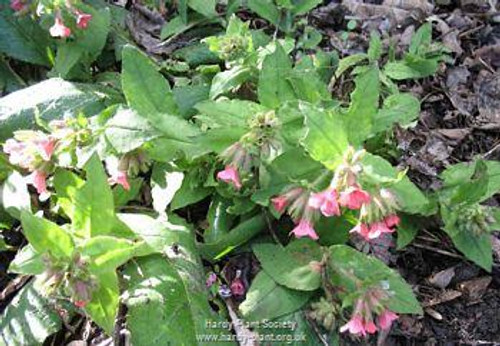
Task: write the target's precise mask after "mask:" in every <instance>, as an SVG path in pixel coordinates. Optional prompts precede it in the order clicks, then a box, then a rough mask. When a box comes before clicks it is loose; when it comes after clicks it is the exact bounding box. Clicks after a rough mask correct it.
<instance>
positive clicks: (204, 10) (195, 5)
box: [187, 0, 217, 18]
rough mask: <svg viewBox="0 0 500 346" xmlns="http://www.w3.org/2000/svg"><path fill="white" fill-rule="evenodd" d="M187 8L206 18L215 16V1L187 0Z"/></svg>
mask: <svg viewBox="0 0 500 346" xmlns="http://www.w3.org/2000/svg"><path fill="white" fill-rule="evenodd" d="M187 4H188V6H189V7H190V8H192V9H193V10H195V11H196V12H198V13H201V14H202V15H204V16H205V17H207V18H211V17H215V16H217V12H216V11H215V5H216V4H217V0H188V2H187Z"/></svg>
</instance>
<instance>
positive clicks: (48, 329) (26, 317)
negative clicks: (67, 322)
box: [0, 281, 62, 346]
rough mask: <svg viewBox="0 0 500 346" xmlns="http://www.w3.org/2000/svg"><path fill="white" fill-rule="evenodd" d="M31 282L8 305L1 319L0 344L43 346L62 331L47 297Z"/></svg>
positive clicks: (57, 316) (36, 284) (57, 317)
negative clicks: (51, 336)
mask: <svg viewBox="0 0 500 346" xmlns="http://www.w3.org/2000/svg"><path fill="white" fill-rule="evenodd" d="M38 286H39V285H38V283H37V282H36V281H31V282H29V283H28V284H26V286H24V287H23V288H22V289H21V290H20V291H19V292H18V293H17V294H16V296H15V297H14V299H13V300H12V301H11V302H10V303H9V305H8V306H7V308H6V309H5V311H4V312H3V314H2V315H1V317H0V344H2V345H9V346H24V345H42V344H43V342H44V341H45V339H46V338H47V337H48V336H49V335H51V334H53V333H55V332H56V331H58V330H59V328H60V327H61V324H62V323H61V320H60V318H59V315H58V314H57V312H56V311H55V310H53V309H52V308H51V304H50V302H49V300H48V299H47V298H45V297H44V296H43V295H41V294H40V293H39V291H38V289H37V287H38Z"/></svg>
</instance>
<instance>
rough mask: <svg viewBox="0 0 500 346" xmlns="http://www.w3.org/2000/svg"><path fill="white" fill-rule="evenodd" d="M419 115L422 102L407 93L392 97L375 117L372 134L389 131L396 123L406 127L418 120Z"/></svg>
mask: <svg viewBox="0 0 500 346" xmlns="http://www.w3.org/2000/svg"><path fill="white" fill-rule="evenodd" d="M419 113H420V102H419V101H418V99H417V98H416V97H415V96H413V95H411V94H405V93H399V94H395V95H391V96H389V97H388V98H386V99H385V100H384V106H383V108H382V109H380V110H379V111H378V113H377V115H376V116H375V119H374V122H373V130H372V132H373V133H378V132H381V131H385V130H389V129H391V128H392V126H393V125H394V124H395V123H397V124H399V125H401V126H406V125H408V124H410V123H411V122H412V121H414V120H415V119H417V118H418V115H419Z"/></svg>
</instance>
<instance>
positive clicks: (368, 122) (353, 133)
mask: <svg viewBox="0 0 500 346" xmlns="http://www.w3.org/2000/svg"><path fill="white" fill-rule="evenodd" d="M378 75H379V71H378V68H376V67H370V68H369V69H368V70H367V71H366V72H364V73H362V74H359V75H358V76H356V78H355V83H356V88H355V89H354V91H353V93H352V94H351V104H350V106H349V109H348V110H347V112H346V113H345V114H344V115H343V116H342V117H343V122H344V128H345V131H346V133H347V137H348V139H349V143H350V144H351V145H353V146H354V147H358V146H360V145H361V144H362V143H363V142H364V141H365V140H366V139H368V137H369V136H370V135H371V132H372V127H373V123H374V118H375V115H376V112H377V109H378V99H379V89H380V81H379V76H378Z"/></svg>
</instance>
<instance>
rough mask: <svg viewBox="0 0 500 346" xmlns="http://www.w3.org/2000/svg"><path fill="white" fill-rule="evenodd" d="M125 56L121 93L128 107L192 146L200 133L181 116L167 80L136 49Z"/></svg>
mask: <svg viewBox="0 0 500 346" xmlns="http://www.w3.org/2000/svg"><path fill="white" fill-rule="evenodd" d="M122 54H123V65H122V89H123V93H124V94H125V97H126V98H127V102H128V104H129V106H130V107H131V108H132V109H134V110H136V111H137V113H138V114H139V115H140V116H141V117H143V118H144V119H146V120H148V121H149V122H150V124H151V125H152V126H153V127H155V128H157V129H158V130H160V131H161V132H162V134H164V135H165V136H167V137H168V138H173V139H177V140H180V141H184V142H189V140H188V137H190V136H194V135H196V134H197V133H198V129H197V128H196V127H195V126H193V125H192V124H191V123H189V122H187V121H186V120H184V119H182V118H181V117H179V116H178V108H177V104H176V103H175V99H174V96H173V94H172V91H171V90H170V86H169V84H168V82H167V80H166V79H165V78H164V77H163V76H162V75H161V73H160V72H158V71H157V68H156V66H155V65H154V63H153V62H152V61H151V59H149V58H148V57H147V56H146V55H145V54H144V53H142V52H141V51H140V50H138V49H137V48H134V47H132V46H126V47H124V48H123V53H122Z"/></svg>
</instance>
